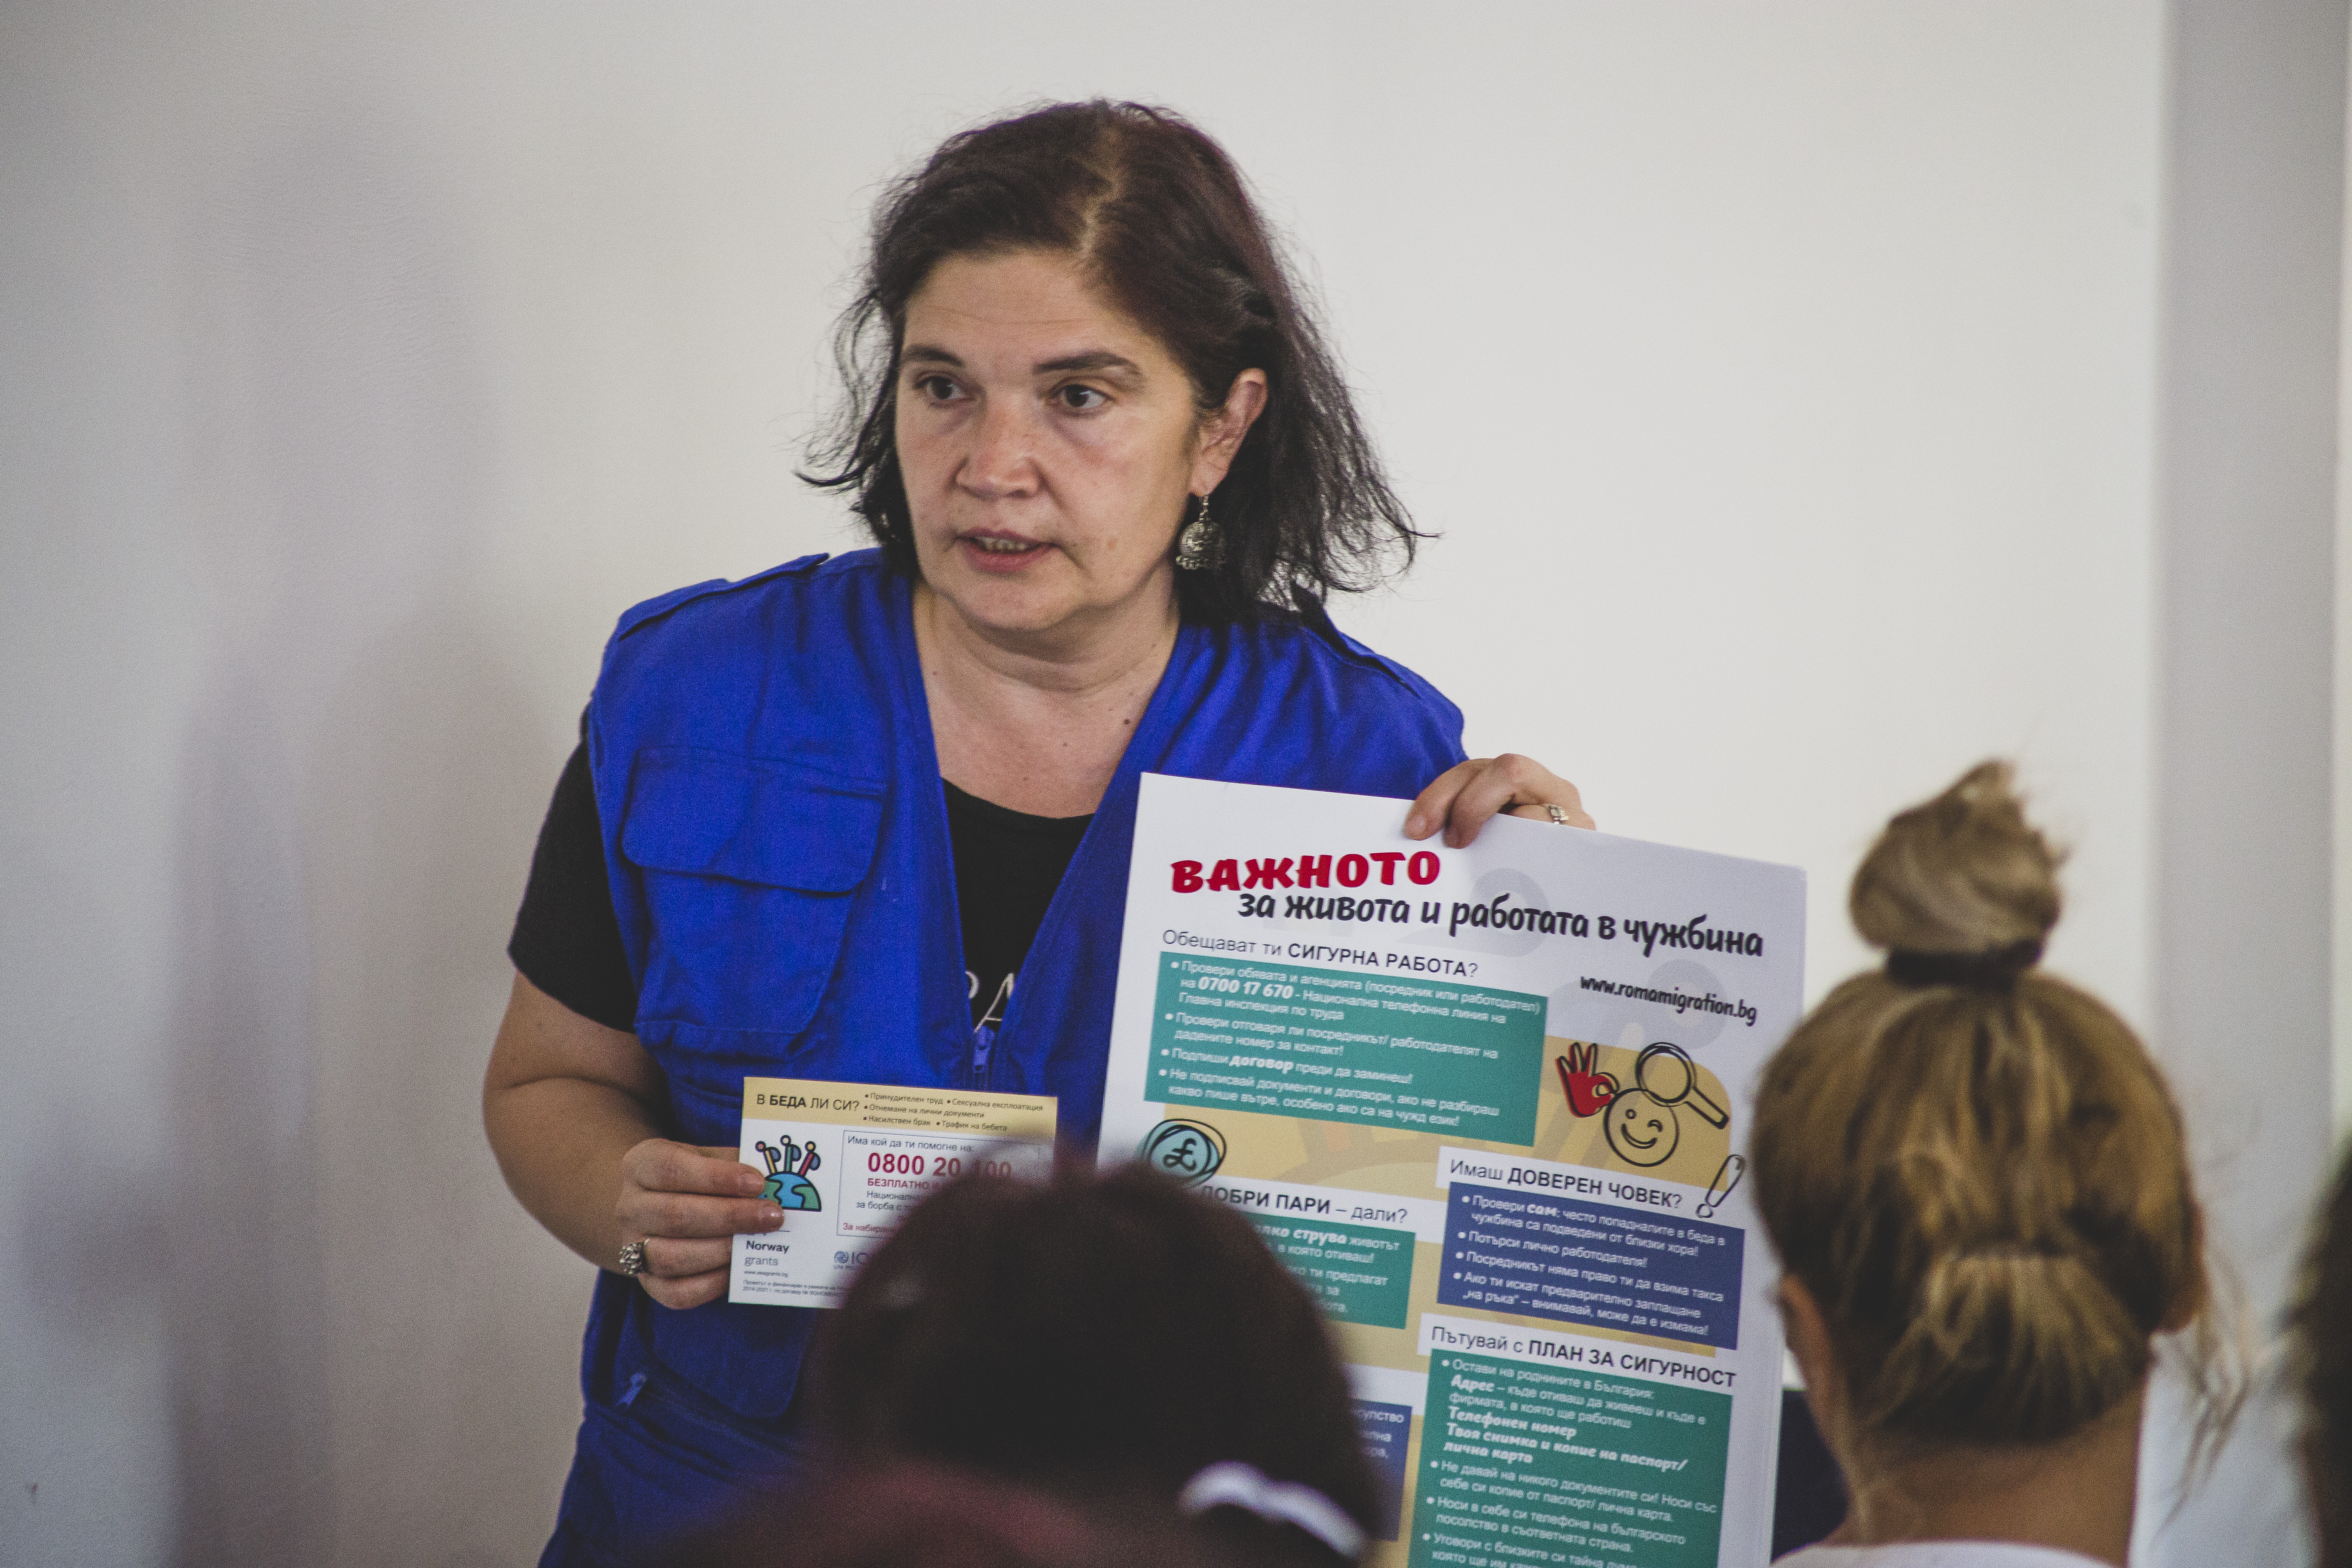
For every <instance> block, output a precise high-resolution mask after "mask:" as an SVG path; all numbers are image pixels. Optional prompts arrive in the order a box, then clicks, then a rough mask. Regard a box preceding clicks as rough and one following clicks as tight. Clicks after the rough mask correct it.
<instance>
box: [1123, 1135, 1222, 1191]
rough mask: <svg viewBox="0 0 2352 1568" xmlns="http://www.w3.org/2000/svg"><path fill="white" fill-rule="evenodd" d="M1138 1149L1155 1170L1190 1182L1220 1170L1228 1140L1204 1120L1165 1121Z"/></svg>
mask: <svg viewBox="0 0 2352 1568" xmlns="http://www.w3.org/2000/svg"><path fill="white" fill-rule="evenodd" d="M1135 1153H1136V1158H1138V1159H1139V1160H1141V1161H1142V1162H1143V1163H1145V1164H1147V1165H1150V1167H1151V1168H1152V1169H1153V1170H1155V1171H1158V1172H1160V1173H1163V1174H1166V1175H1171V1176H1173V1177H1175V1178H1176V1179H1177V1180H1178V1181H1180V1182H1182V1183H1183V1184H1185V1185H1187V1186H1190V1185H1192V1184H1194V1183H1197V1182H1205V1181H1207V1180H1208V1179H1209V1178H1210V1177H1211V1176H1213V1175H1215V1174H1216V1173H1217V1167H1218V1166H1220V1165H1222V1164H1223V1163H1225V1140H1224V1136H1223V1134H1222V1133H1220V1132H1219V1131H1217V1130H1216V1129H1215V1128H1213V1127H1212V1126H1210V1125H1209V1124H1208V1123H1206V1122H1204V1121H1163V1122H1161V1123H1160V1125H1159V1126H1157V1127H1155V1128H1153V1129H1152V1130H1151V1132H1150V1136H1148V1137H1147V1138H1145V1139H1144V1141H1143V1146H1142V1147H1141V1148H1139V1149H1138V1150H1137V1151H1136V1152H1135Z"/></svg>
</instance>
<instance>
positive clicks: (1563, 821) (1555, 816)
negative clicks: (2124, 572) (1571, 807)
mask: <svg viewBox="0 0 2352 1568" xmlns="http://www.w3.org/2000/svg"><path fill="white" fill-rule="evenodd" d="M1544 809H1545V810H1546V811H1549V812H1550V813H1551V821H1552V826H1555V827H1570V826H1574V824H1572V823H1570V821H1569V820H1568V813H1566V812H1564V811H1562V810H1560V808H1559V806H1557V805H1552V804H1551V803H1549V802H1546V803H1545V805H1544Z"/></svg>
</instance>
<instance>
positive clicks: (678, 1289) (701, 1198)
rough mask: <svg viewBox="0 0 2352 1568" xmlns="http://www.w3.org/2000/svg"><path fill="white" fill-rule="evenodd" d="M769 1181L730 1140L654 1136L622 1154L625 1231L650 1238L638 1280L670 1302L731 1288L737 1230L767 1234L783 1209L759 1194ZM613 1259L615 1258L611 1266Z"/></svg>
mask: <svg viewBox="0 0 2352 1568" xmlns="http://www.w3.org/2000/svg"><path fill="white" fill-rule="evenodd" d="M763 1185H765V1182H764V1181H763V1179H762V1178H761V1175H760V1173H758V1172H757V1171H754V1170H753V1169H751V1166H749V1165H746V1164H744V1163H741V1162H740V1161H739V1160H738V1159H736V1157H735V1151H734V1150H732V1149H727V1148H697V1147H695V1146H694V1145H693V1144H691V1143H673V1142H670V1141H669V1140H668V1139H667V1138H648V1139H646V1141H645V1142H642V1143H639V1144H637V1145H635V1147H634V1148H632V1149H631V1150H630V1151H629V1152H627V1153H626V1154H625V1155H623V1156H622V1157H621V1201H620V1203H619V1204H618V1205H615V1207H614V1215H615V1216H616V1217H617V1218H618V1219H619V1220H620V1222H621V1234H622V1236H623V1237H625V1238H626V1239H628V1240H631V1241H639V1240H642V1241H643V1242H644V1243H645V1244H646V1269H645V1272H644V1273H642V1274H640V1275H638V1276H637V1283H639V1284H640V1285H643V1286H644V1287H645V1288H646V1295H648V1296H651V1297H652V1298H653V1299H654V1300H656V1301H659V1302H660V1303H661V1304H662V1305H663V1306H665V1307H677V1308H681V1309H682V1308H687V1307H699V1306H701V1305H702V1304H703V1303H704V1302H705V1301H715V1300H719V1298H720V1297H721V1296H724V1295H725V1294H727V1266H728V1263H729V1261H730V1258H732V1257H733V1255H734V1246H735V1241H734V1238H735V1237H736V1235H737V1233H739V1232H748V1233H750V1234H751V1235H755V1236H758V1235H764V1234H766V1233H767V1232H769V1231H772V1230H774V1229H776V1228H777V1227H779V1226H782V1224H783V1223H784V1211H783V1209H782V1207H781V1206H780V1205H776V1204H774V1203H771V1202H767V1201H765V1200H763V1199H761V1196H760V1189H761V1186H763ZM608 1267H609V1266H608Z"/></svg>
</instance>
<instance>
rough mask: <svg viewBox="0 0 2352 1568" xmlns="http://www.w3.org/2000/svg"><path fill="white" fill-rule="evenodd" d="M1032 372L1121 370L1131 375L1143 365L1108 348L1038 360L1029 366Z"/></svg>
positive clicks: (1139, 373) (1136, 372)
mask: <svg viewBox="0 0 2352 1568" xmlns="http://www.w3.org/2000/svg"><path fill="white" fill-rule="evenodd" d="M1029 368H1030V370H1031V372H1032V374H1037V375H1045V374H1049V373H1052V372H1055V371H1076V372H1078V373H1079V374H1086V373H1087V372H1088V371H1097V370H1123V371H1126V372H1127V373H1128V374H1131V375H1141V374H1143V367H1142V366H1141V365H1139V364H1138V363H1135V362H1134V361H1133V360H1131V359H1129V358H1128V357H1127V356H1126V355H1125V354H1115V353H1111V352H1110V351H1109V350H1108V349H1095V350H1092V351H1090V352H1088V353H1082V354H1064V355H1063V356H1062V357H1061V358H1060V359H1049V360H1040V361H1039V362H1038V363H1035V364H1034V365H1032V366H1030V367H1029Z"/></svg>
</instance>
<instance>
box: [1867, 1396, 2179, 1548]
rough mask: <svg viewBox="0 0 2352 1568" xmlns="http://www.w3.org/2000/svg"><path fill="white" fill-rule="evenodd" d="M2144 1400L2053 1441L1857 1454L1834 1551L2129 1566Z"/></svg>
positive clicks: (2133, 1399) (2137, 1398)
mask: <svg viewBox="0 0 2352 1568" xmlns="http://www.w3.org/2000/svg"><path fill="white" fill-rule="evenodd" d="M2140 1403H2141V1397H2140V1395H2139V1394H2133V1395H2132V1396H2131V1397H2129V1398H2127V1399H2126V1400H2124V1401H2123V1402H2122V1403H2121V1404H2119V1405H2116V1407H2115V1408H2114V1409H2112V1410H2110V1411H2108V1412H2107V1413H2106V1414H2105V1415H2101V1416H2100V1417H2098V1418H2097V1419H2096V1420H2095V1421H2093V1422H2092V1423H2091V1424H2090V1425H2089V1426H2086V1427H2084V1429H2083V1430H2082V1431H2080V1432H2077V1433H2075V1434H2074V1436H2070V1437H2065V1438H2063V1439H2061V1440H2060V1441H2058V1442H2055V1443H2035V1444H2030V1445H2020V1446H2018V1447H2000V1448H1984V1447H1939V1448H1936V1449H1933V1450H1930V1451H1925V1452H1918V1453H1912V1454H1906V1455H1900V1456H1876V1457H1865V1456H1856V1457H1855V1462H1854V1463H1853V1464H1850V1465H1849V1468H1848V1474H1849V1477H1850V1479H1851V1481H1852V1485H1853V1506H1852V1508H1851V1510H1850V1511H1849V1512H1848V1513H1847V1514H1846V1520H1845V1522H1844V1523H1843V1525H1840V1526H1839V1527H1838V1529H1837V1531H1836V1533H1834V1534H1832V1536H1831V1537H1830V1539H1829V1542H1828V1543H1829V1544H1831V1545H1834V1546H1878V1545H1884V1544H1886V1543H1889V1542H1898V1541H2005V1542H2017V1543H2019V1544H2021V1545H2032V1546H2047V1547H2053V1548H2055V1549H2056V1550H2059V1551H2062V1552H2079V1553H2081V1554H2082V1555H2083V1556H2084V1557H2089V1558H2093V1559H2095V1560H2096V1561H2098V1562H2101V1563H2113V1564H2115V1568H2123V1563H2124V1558H2125V1554H2126V1552H2128V1551H2129V1549H2130V1546H2131V1531H2132V1509H2133V1504H2134V1497H2135V1488H2136V1486H2137V1480H2138V1475H2139V1426H2140Z"/></svg>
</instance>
